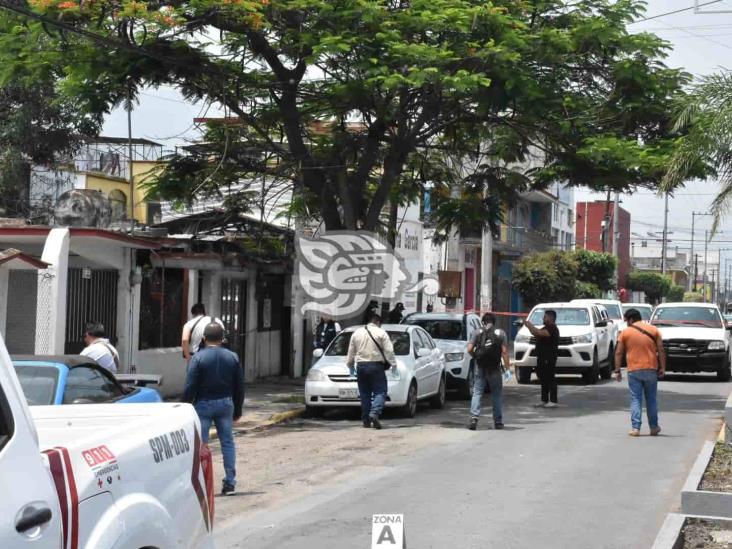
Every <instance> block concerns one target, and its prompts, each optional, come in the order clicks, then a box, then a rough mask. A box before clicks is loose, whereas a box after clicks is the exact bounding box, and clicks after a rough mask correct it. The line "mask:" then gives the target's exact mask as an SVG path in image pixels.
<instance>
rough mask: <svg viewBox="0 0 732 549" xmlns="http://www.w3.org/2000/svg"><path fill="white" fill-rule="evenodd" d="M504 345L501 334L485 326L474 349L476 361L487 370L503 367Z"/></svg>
mask: <svg viewBox="0 0 732 549" xmlns="http://www.w3.org/2000/svg"><path fill="white" fill-rule="evenodd" d="M502 346H503V345H502V340H501V336H499V335H498V334H497V333H496V331H495V330H494V329H493V328H483V329H482V330H481V331H480V337H479V338H478V345H477V346H476V348H475V350H474V351H473V356H474V357H475V363H476V364H477V365H478V366H480V367H481V368H485V369H486V370H491V371H492V370H498V369H499V368H500V367H501V355H502V354H503V349H502Z"/></svg>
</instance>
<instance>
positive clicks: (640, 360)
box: [615, 309, 666, 437]
mask: <svg viewBox="0 0 732 549" xmlns="http://www.w3.org/2000/svg"><path fill="white" fill-rule="evenodd" d="M625 321H626V322H627V323H628V327H627V328H626V329H625V330H623V331H622V332H621V333H620V337H618V348H617V349H616V350H615V379H616V380H618V382H620V381H622V379H623V374H622V371H621V370H620V365H621V364H622V363H623V357H625V359H626V361H627V364H628V387H629V389H630V423H631V430H630V432H629V433H628V434H629V435H630V436H632V437H637V436H640V428H641V423H642V420H641V418H642V417H643V415H642V414H643V397H644V396H645V399H646V412H647V414H648V424H649V427H650V428H651V436H652V437H655V436H657V435H658V434H659V433H660V432H661V427H660V426H659V425H658V399H657V390H658V380H659V379H660V378H662V377H663V376H664V375H665V374H666V353H665V352H664V350H663V339H662V338H661V332H660V331H659V330H658V328H656V327H655V326H653V325H652V324H649V323H647V322H644V321H643V320H642V319H641V314H640V311H638V309H628V310H627V311H626V312H625Z"/></svg>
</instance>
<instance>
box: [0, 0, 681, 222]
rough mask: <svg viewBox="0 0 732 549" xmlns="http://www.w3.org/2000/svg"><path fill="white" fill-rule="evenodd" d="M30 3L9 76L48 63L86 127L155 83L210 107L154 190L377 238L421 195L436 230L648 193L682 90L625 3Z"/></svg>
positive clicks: (10, 52)
mask: <svg viewBox="0 0 732 549" xmlns="http://www.w3.org/2000/svg"><path fill="white" fill-rule="evenodd" d="M5 1H6V0H2V2H5ZM29 2H30V6H29V8H30V9H31V10H33V13H36V14H41V15H42V16H43V17H44V18H46V19H47V21H46V22H45V23H44V24H43V25H42V24H41V23H38V22H33V21H32V20H31V19H29V22H28V24H27V25H26V26H23V27H17V28H16V29H15V30H14V33H13V35H12V36H9V37H5V38H3V39H1V40H0V65H3V66H5V67H6V68H5V71H6V72H7V73H12V72H13V71H14V70H18V69H19V68H20V67H24V65H26V64H28V63H32V64H34V65H36V66H42V65H48V66H53V67H57V68H59V69H60V70H61V72H62V73H63V77H62V80H61V87H62V89H63V90H64V91H65V93H67V94H69V96H71V97H74V98H76V99H77V101H78V102H79V105H81V106H83V107H84V108H86V109H88V110H89V111H90V112H103V111H105V110H108V109H109V108H110V107H111V106H112V105H115V104H117V103H118V102H119V101H120V99H121V98H122V97H124V94H125V93H126V91H127V90H128V89H131V90H132V93H133V94H136V93H138V92H139V90H140V89H142V88H143V87H144V86H158V85H172V86H175V87H176V88H177V89H179V90H180V91H181V92H182V93H183V94H184V95H185V96H186V97H188V98H191V99H199V100H200V99H203V100H206V101H209V102H211V103H215V104H218V105H221V106H222V107H223V109H224V112H225V114H226V119H225V120H223V121H222V122H221V123H218V124H211V125H210V126H209V127H208V130H207V133H206V135H205V136H204V141H205V146H200V147H196V148H195V149H193V150H192V151H189V152H188V153H187V154H186V155H185V156H177V157H175V158H173V159H172V160H173V162H172V163H171V165H170V169H169V170H168V171H167V173H165V174H164V175H163V176H162V177H161V178H160V179H159V181H158V183H157V185H156V186H155V187H154V189H153V191H154V192H156V193H159V194H160V195H161V196H162V197H163V198H169V199H174V200H180V201H184V202H185V201H191V200H193V199H195V198H197V197H201V196H205V195H210V194H216V193H220V192H222V191H223V190H228V191H230V190H231V189H234V190H235V191H241V192H242V193H244V194H243V197H244V199H243V200H236V201H235V203H236V204H238V206H239V207H246V205H247V204H248V202H249V201H250V200H251V199H252V198H254V199H256V197H257V195H258V193H259V190H260V189H261V187H262V181H263V179H262V178H266V181H267V182H268V183H267V185H265V187H266V188H270V187H271V186H273V185H276V184H281V185H282V186H283V187H284V186H287V185H291V186H292V187H293V189H294V190H295V200H294V204H295V206H297V209H298V211H299V212H300V213H301V214H303V213H307V214H310V215H313V216H314V217H318V218H320V219H322V220H323V221H324V222H325V224H326V226H327V227H328V228H329V229H340V228H347V229H367V230H378V229H379V228H380V227H381V225H382V224H383V217H382V213H383V211H384V206H385V205H387V204H388V203H391V205H392V206H394V204H395V203H397V202H398V201H401V202H405V201H408V200H410V199H413V198H414V197H416V196H417V195H418V193H419V192H420V191H421V190H422V189H423V188H424V187H425V185H430V186H431V187H432V188H433V193H432V194H433V197H434V201H435V206H434V215H435V221H436V222H437V225H438V228H440V229H441V230H445V231H447V230H449V229H450V228H452V227H455V226H456V225H458V226H459V225H460V224H461V223H462V224H463V225H464V224H466V223H469V224H470V225H473V229H475V226H474V224H475V223H478V224H490V223H492V222H494V221H495V220H496V219H497V218H498V217H499V216H500V211H501V204H502V203H503V201H505V200H506V199H510V198H511V197H512V196H513V195H514V194H515V193H516V192H519V191H522V190H525V189H527V188H529V187H532V186H533V187H540V186H543V185H547V184H548V183H550V182H552V181H568V182H570V183H571V184H577V185H579V184H587V185H590V186H591V187H596V188H597V187H600V188H608V187H613V188H616V189H628V188H632V187H633V186H635V185H648V186H652V185H654V184H656V183H657V181H658V179H659V177H660V175H661V172H662V169H661V168H662V166H663V164H664V162H665V160H666V159H667V157H668V154H669V152H670V151H671V149H672V147H673V141H672V140H671V139H670V137H671V134H670V124H669V120H668V119H667V116H668V114H667V113H668V111H669V109H668V107H669V105H670V104H671V101H672V100H673V99H674V98H675V97H676V96H678V94H679V93H680V89H681V87H682V86H683V85H684V84H685V83H686V82H687V75H685V74H684V73H682V72H680V71H678V70H672V69H668V68H666V67H665V66H664V65H663V58H664V57H665V51H666V48H667V44H666V43H664V42H663V41H661V40H660V39H658V38H657V37H655V36H653V35H651V34H647V33H639V34H629V33H628V31H627V30H626V24H627V23H628V22H630V21H632V20H633V19H634V18H636V17H637V16H638V15H639V13H641V10H642V6H643V5H642V4H641V3H639V2H637V1H635V0H572V1H568V0H567V1H561V0H523V1H517V0H494V1H492V2H486V1H484V0H259V1H255V0H150V1H147V2H141V1H139V0H112V1H110V0H96V1H84V2H78V1H76V0H29ZM21 5H22V4H21ZM48 21H54V22H59V21H60V22H61V23H62V24H63V25H65V26H66V27H67V31H64V32H61V33H59V31H58V29H56V28H54V26H53V25H49V24H48ZM47 30H50V31H51V33H52V34H51V40H52V41H53V42H54V44H55V46H54V47H53V48H46V49H43V48H38V46H37V37H38V36H39V35H41V34H44V35H45V36H47V37H48V35H46V31H47ZM76 31H83V32H86V33H92V34H91V35H89V34H87V35H86V36H80V35H78V34H76ZM44 41H46V42H47V41H48V40H44ZM392 211H394V208H392Z"/></svg>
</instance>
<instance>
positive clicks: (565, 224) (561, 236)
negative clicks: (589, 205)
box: [550, 183, 575, 251]
mask: <svg viewBox="0 0 732 549" xmlns="http://www.w3.org/2000/svg"><path fill="white" fill-rule="evenodd" d="M550 191H551V193H552V194H553V195H554V196H556V197H557V200H556V202H554V204H553V206H552V240H553V241H554V249H556V250H565V251H569V250H573V249H574V238H575V229H574V188H573V187H569V186H567V185H562V184H561V183H556V184H554V185H552V187H551V189H550Z"/></svg>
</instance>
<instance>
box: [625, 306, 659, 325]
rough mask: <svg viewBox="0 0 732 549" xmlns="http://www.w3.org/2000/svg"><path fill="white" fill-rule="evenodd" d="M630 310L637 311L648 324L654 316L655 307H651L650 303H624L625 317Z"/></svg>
mask: <svg viewBox="0 0 732 549" xmlns="http://www.w3.org/2000/svg"><path fill="white" fill-rule="evenodd" d="M630 309H636V310H637V311H638V312H639V313H640V315H641V318H642V319H643V320H645V321H646V322H648V321H649V320H651V316H652V315H653V305H649V304H648V303H623V315H625V313H626V312H628V311H629V310H630Z"/></svg>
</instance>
